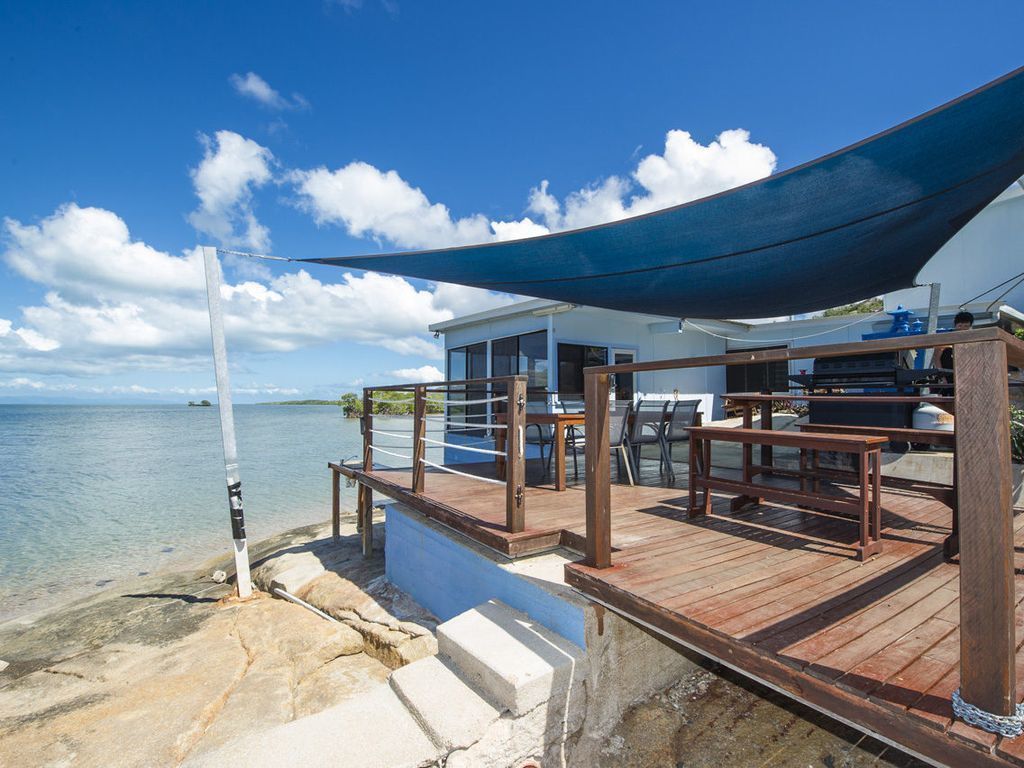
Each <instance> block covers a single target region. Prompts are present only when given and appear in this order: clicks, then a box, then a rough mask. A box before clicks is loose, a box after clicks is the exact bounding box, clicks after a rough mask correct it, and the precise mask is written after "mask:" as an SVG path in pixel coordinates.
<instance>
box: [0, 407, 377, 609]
mask: <svg viewBox="0 0 1024 768" xmlns="http://www.w3.org/2000/svg"><path fill="white" fill-rule="evenodd" d="M235 426H236V433H237V440H238V453H239V463H240V466H241V476H242V493H243V503H244V508H245V522H246V533H247V536H248V538H249V540H250V541H257V540H259V539H262V538H265V537H267V536H270V535H273V534H275V533H278V532H280V531H283V530H286V529H288V528H293V527H297V526H300V525H307V524H309V523H315V522H324V521H328V520H330V503H331V478H330V472H329V471H328V469H327V462H328V461H336V460H340V459H345V458H348V457H351V456H355V455H358V454H359V453H360V451H361V447H360V446H361V438H360V436H359V424H358V421H356V420H355V419H346V418H344V417H343V416H342V414H341V409H340V408H338V407H336V406H272V405H242V406H236V408H235ZM342 493H343V496H342V510H343V511H344V510H346V509H348V510H352V509H354V508H355V491H354V489H347V488H345V486H344V483H342ZM230 551H231V528H230V524H229V519H228V508H227V492H226V490H225V484H224V459H223V453H222V448H221V440H220V422H219V419H218V415H217V408H216V407H212V408H189V407H187V406H57V405H41V406H35V405H0V620H3V619H4V618H10V617H12V616H15V615H18V614H22V613H26V612H29V611H34V610H37V609H41V608H47V607H50V606H52V605H54V604H57V603H59V602H62V601H65V600H68V599H69V598H71V597H73V596H75V595H82V594H87V593H89V592H94V591H98V590H100V589H103V588H109V587H112V586H116V585H117V583H118V582H119V581H122V580H125V579H128V578H132V577H135V576H137V575H140V574H144V573H152V572H154V571H158V570H161V569H164V568H167V567H170V566H174V565H180V564H197V563H198V562H200V561H202V560H204V559H206V558H207V557H211V556H214V555H217V554H221V553H225V554H226V553H229V552H230Z"/></svg>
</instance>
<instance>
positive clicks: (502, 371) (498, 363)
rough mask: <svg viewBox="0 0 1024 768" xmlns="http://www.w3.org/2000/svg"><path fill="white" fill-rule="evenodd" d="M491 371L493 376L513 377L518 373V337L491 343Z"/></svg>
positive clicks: (496, 340)
mask: <svg viewBox="0 0 1024 768" xmlns="http://www.w3.org/2000/svg"><path fill="white" fill-rule="evenodd" d="M491 371H492V372H493V375H494V376H514V375H516V374H517V373H519V337H518V336H509V337H508V338H507V339H495V340H494V341H492V342H491Z"/></svg>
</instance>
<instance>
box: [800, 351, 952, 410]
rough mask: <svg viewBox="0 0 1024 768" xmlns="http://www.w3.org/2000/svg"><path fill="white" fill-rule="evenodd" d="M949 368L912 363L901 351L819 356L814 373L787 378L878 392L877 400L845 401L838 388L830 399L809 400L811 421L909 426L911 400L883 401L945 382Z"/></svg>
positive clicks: (818, 385)
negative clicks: (891, 396) (917, 365)
mask: <svg viewBox="0 0 1024 768" xmlns="http://www.w3.org/2000/svg"><path fill="white" fill-rule="evenodd" d="M949 374H950V371H946V370H944V369H942V368H923V369H915V368H911V367H909V366H908V365H906V358H905V357H904V356H903V355H902V353H900V352H877V353H872V354H868V355H848V356H846V357H827V358H818V359H816V360H815V361H814V371H813V373H809V374H808V373H801V374H797V375H794V376H790V379H791V380H792V381H793V382H795V383H796V384H798V385H800V386H801V387H805V388H807V389H808V390H814V391H820V390H824V391H825V392H829V393H831V392H834V391H835V390H837V389H841V390H845V391H847V392H849V391H850V390H855V391H856V392H857V394H877V395H879V402H878V403H877V404H870V405H869V404H864V403H844V402H842V394H837V395H836V397H835V400H834V401H829V402H821V401H814V402H811V403H810V413H809V420H810V421H811V423H815V424H849V425H853V426H863V427H911V426H913V413H914V406H913V404H906V403H886V402H884V397H885V395H887V394H890V395H907V394H917V393H918V392H919V391H920V389H921V388H922V387H935V386H937V385H938V386H942V385H945V384H947V383H948V379H947V376H948V375H949Z"/></svg>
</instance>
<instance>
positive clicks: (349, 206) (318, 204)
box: [292, 162, 492, 248]
mask: <svg viewBox="0 0 1024 768" xmlns="http://www.w3.org/2000/svg"><path fill="white" fill-rule="evenodd" d="M292 179H293V181H295V182H296V184H297V186H298V191H299V194H300V196H301V197H300V205H301V206H302V207H303V208H304V209H305V210H307V211H308V212H309V213H311V214H312V215H313V218H314V219H315V220H316V222H317V224H341V225H343V226H344V227H345V229H346V230H347V231H348V233H349V234H350V235H354V236H356V237H366V236H369V237H374V238H385V239H387V240H389V241H390V242H392V243H394V244H395V245H397V246H398V247H400V248H440V247H443V246H448V245H461V244H465V243H478V242H483V241H485V240H488V239H490V237H491V234H492V233H491V229H490V226H489V224H488V221H487V219H486V218H485V217H484V216H481V215H475V216H469V217H466V218H463V219H453V218H452V216H451V212H450V211H449V210H448V208H447V207H446V206H444V205H441V204H440V203H431V202H430V200H428V199H427V196H426V195H425V194H423V192H422V190H420V189H418V188H416V187H413V186H411V185H410V184H409V183H408V182H406V181H405V179H403V178H402V177H401V176H399V175H398V173H397V172H396V171H380V170H378V169H377V168H375V167H374V166H372V165H370V164H369V163H363V162H353V163H349V164H348V165H346V166H345V167H344V168H339V169H338V170H336V171H329V170H328V169H327V168H323V167H321V168H317V169H315V170H312V171H297V172H295V173H293V174H292Z"/></svg>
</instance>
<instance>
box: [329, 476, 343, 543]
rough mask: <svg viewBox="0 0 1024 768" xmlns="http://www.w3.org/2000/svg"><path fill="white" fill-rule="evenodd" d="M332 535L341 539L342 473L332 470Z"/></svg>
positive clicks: (336, 538) (335, 538)
mask: <svg viewBox="0 0 1024 768" xmlns="http://www.w3.org/2000/svg"><path fill="white" fill-rule="evenodd" d="M331 534H332V535H333V537H334V540H335V541H337V540H338V539H340V538H341V472H339V471H338V470H336V469H334V468H333V467H332V468H331Z"/></svg>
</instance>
